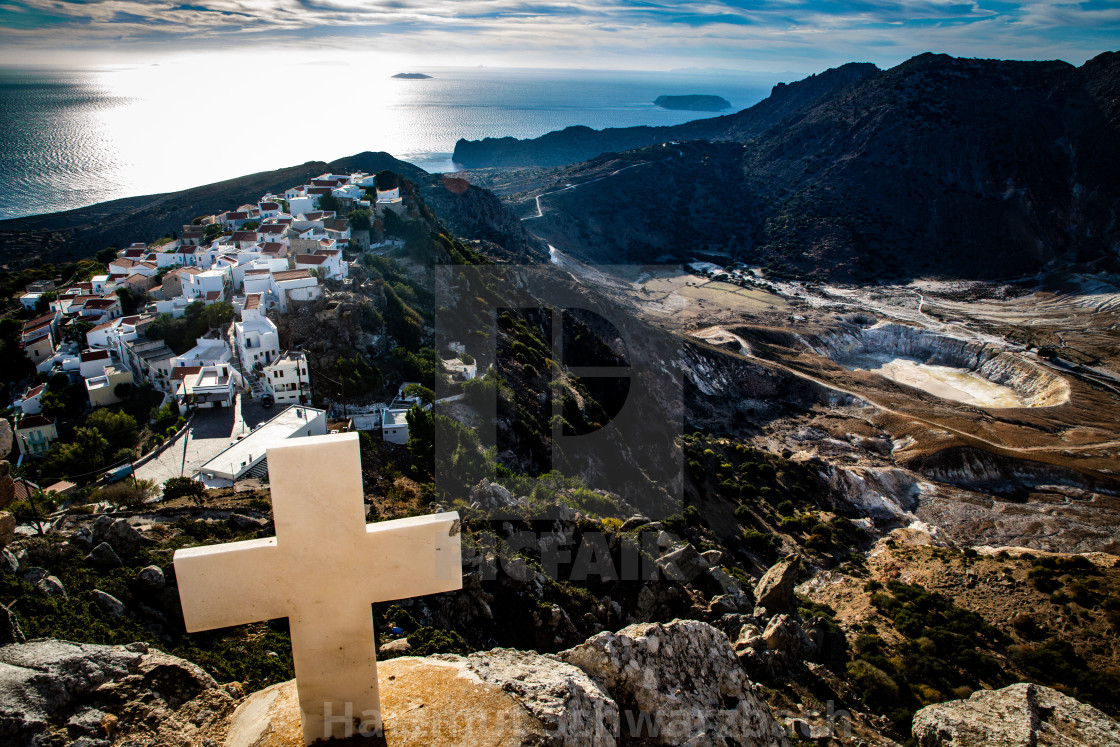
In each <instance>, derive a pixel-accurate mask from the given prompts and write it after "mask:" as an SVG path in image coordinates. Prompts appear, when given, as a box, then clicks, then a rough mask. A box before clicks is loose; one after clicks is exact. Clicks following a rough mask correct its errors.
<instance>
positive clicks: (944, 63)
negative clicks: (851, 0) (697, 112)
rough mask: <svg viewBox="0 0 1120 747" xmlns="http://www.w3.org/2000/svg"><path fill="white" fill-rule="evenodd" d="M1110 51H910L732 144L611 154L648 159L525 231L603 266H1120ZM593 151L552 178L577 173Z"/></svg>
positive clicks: (897, 269) (864, 275)
mask: <svg viewBox="0 0 1120 747" xmlns="http://www.w3.org/2000/svg"><path fill="white" fill-rule="evenodd" d="M1118 58H1120V55H1117V54H1115V53H1108V54H1105V55H1101V56H1099V57H1097V58H1095V59H1093V60H1091V61H1089V62H1088V63H1086V64H1085V65H1084V66H1083V67H1081V68H1075V67H1073V66H1071V65H1068V64H1066V63H1063V62H1005V61H996V60H963V59H955V58H952V57H948V56H945V55H932V54H926V55H921V56H919V57H915V58H914V59H912V60H909V61H908V62H906V63H904V64H902V65H899V66H898V67H896V68H893V69H891V70H886V71H883V72H879V73H875V74H870V75H866V76H865V77H863V78H861V79H860V80H859V81H858V82H855V83H853V84H851V85H847V86H842V87H840V88H837V89H833V90H832V91H831V93H828V94H826V95H824V96H823V97H821V98H819V99H818V100H816V102H815V103H813V104H811V105H810V106H808V107H805V108H802V109H799V110H797V111H795V112H794V113H792V114H790V115H789V116H787V117H785V118H784V119H782V120H781V121H780V123H778V124H776V125H774V126H771V127H769V128H768V129H766V130H765V131H764V132H762V133H761V134H758V135H757V136H751V135H750V130H749V128H746V129H744V130H743V135H742V137H741V138H740V140H741V143H742V144H741V145H735V146H731V145H730V144H728V146H727V147H723V148H717V147H716V145H715V144H713V145H711V146H706V145H701V144H688V145H682V146H666V147H658V146H655V147H653V148H649V149H646V150H644V151H638V152H636V153H628V154H623V155H622V156H621V157H618V158H619V160H620V162H621V161H626V162H627V165H630V164H631V163H633V162H635V161H636V160H642V159H644V160H646V161H648V162H649V163H650V165H649V166H646V167H642V168H630V169H627V170H625V171H621V172H618V173H613V172H614V171H615V170H616V168H617V167H614V168H611V169H610V170H609V172H608V169H607V168H606V167H603V168H602V169H601V171H603V172H608V173H602V174H595V176H597V177H602V178H597V179H596V180H594V181H591V180H586V183H583V184H581V186H580V187H579V188H578V189H573V190H568V191H564V192H558V193H555V194H550V195H548V196H547V197H545V198H544V200H543V203H544V206H545V209H544V216H543V217H542V218H541V219H538V220H535V221H533V222H532V224H531V228H532V230H533V231H534V233H536V234H538V235H540V236H541V237H542V238H544V239H546V240H547V241H548V242H550V243H552V244H554V245H555V246H557V247H559V248H563V249H565V250H566V251H569V252H573V253H576V254H578V255H580V256H583V257H585V258H590V259H592V260H595V261H600V262H611V261H631V262H642V261H653V260H654V259H656V258H657V257H660V256H663V255H671V256H674V257H677V258H682V259H683V258H686V257H690V256H694V254H693V253H694V252H695V251H696V250H697V249H699V248H703V249H706V250H708V251H722V252H728V253H729V254H730V255H731V256H732V257H734V258H736V259H741V260H744V261H750V262H758V263H761V264H765V265H768V266H770V267H771V268H772V269H774V270H776V271H779V272H782V271H784V272H786V273H791V274H795V275H801V276H806V275H809V276H818V277H831V278H843V279H854V280H867V279H873V278H875V279H878V278H885V277H909V276H914V275H945V276H956V277H974V278H985V277H987V278H992V277H1009V276H1015V275H1022V274H1027V273H1034V272H1037V271H1039V270H1040V269H1042V268H1044V267H1046V266H1048V265H1050V264H1053V263H1083V264H1085V265H1088V266H1089V267H1090V268H1091V269H1112V270H1115V269H1116V268H1117V266H1118V261H1120V260H1118V257H1117V251H1116V247H1117V246H1118V245H1120V176H1118V175H1120V128H1118V125H1120V119H1118V115H1117V112H1118V111H1120V104H1118V103H1117V101H1118V90H1120V75H1118V69H1120V65H1118V64H1117V59H1118ZM822 77H823V76H822ZM803 83H804V82H803ZM797 85H802V84H797ZM790 88H792V86H791V87H790ZM772 98H773V97H772ZM768 101H769V100H768ZM764 103H765V102H764ZM761 106H762V104H760V105H758V107H761ZM758 107H755V108H754V109H758ZM749 111H753V109H752V110H748V112H749ZM741 114H744V113H741ZM735 116H740V115H735ZM612 158H613V157H612ZM602 160H603V159H599V161H592V162H590V163H587V164H581V165H577V166H573V167H569V168H567V169H564V170H561V171H559V172H557V173H556V174H555V177H556V179H555V181H556V182H563V181H565V180H566V181H569V182H572V181H573V179H576V180H578V179H580V178H581V176H582V177H584V178H585V177H586V175H587V174H588V173H589V172H592V171H594V170H595V169H596V168H597V166H598V164H599V162H600V161H602ZM643 172H644V173H643ZM651 176H652V177H653V179H652V180H651Z"/></svg>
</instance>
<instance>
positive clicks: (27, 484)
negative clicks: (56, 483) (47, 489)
mask: <svg viewBox="0 0 1120 747" xmlns="http://www.w3.org/2000/svg"><path fill="white" fill-rule="evenodd" d="M15 482H16V500H17V501H26V500H27V499H28V498H29V497H30V496H32V495H34V494H35V491H37V490H38V489H39V486H38V485H36V484H35V483H33V482H31V481H30V480H25V479H24V478H22V477H17V478H16V480H15Z"/></svg>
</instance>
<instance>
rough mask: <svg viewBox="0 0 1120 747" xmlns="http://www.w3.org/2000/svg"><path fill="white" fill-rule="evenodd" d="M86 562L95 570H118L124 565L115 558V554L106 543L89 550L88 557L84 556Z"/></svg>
mask: <svg viewBox="0 0 1120 747" xmlns="http://www.w3.org/2000/svg"><path fill="white" fill-rule="evenodd" d="M86 560H87V561H89V563H90V565H92V566H94V567H95V568H100V569H101V570H110V569H112V568H120V567H121V566H122V565H124V564H123V563H121V559H120V558H119V557H117V554H116V553H115V552H113V548H112V547H110V546H109V543H108V542H102V543H100V544H98V545H97V546H96V547H94V548H93V549H92V550H90V552H89V555H87V556H86Z"/></svg>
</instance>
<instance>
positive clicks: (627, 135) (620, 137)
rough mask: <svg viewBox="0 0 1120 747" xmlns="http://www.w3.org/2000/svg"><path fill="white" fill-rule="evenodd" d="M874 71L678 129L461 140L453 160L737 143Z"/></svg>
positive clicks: (819, 77)
mask: <svg viewBox="0 0 1120 747" xmlns="http://www.w3.org/2000/svg"><path fill="white" fill-rule="evenodd" d="M878 69H879V68H877V67H875V66H874V65H872V64H871V63H864V62H849V63H847V64H845V65H841V66H840V67H836V68H832V69H829V70H825V71H824V72H822V73H818V74H816V75H810V76H809V77H808V78H805V79H803V80H800V81H797V82H794V83H778V84H777V85H776V86H774V88H773V89H772V90H771V93H770V96H769V97H767V98H765V99H763V100H762V101H760V102H758V103H757V104H755V105H754V106H751V107H749V108H747V109H743V110H741V111H738V112H735V113H733V114H725V115H723V116H720V117H709V118H705V119H696V120H693V121H691V122H685V123H683V124H679V125H671V126H666V127H648V126H641V127H612V128H607V129H604V130H593V129H591V128H590V127H586V126H583V125H575V126H573V127H566V128H564V129H563V130H557V131H554V132H550V133H548V134H545V135H542V136H540V137H538V138H533V139H528V140H518V139H517V138H512V137H502V138H484V139H482V140H464V139H460V140H459V141H458V142H457V143H456V144H455V152H454V154H453V155H452V160H453V161H454V162H455V163H457V164H459V165H461V166H463V167H465V168H480V167H492V166H505V167H511V166H562V165H567V164H572V163H578V162H580V161H586V160H589V159H591V158H594V157H596V156H598V155H600V154H602V153H608V152H613V151H625V150H633V149H636V148H642V147H645V146H648V145H654V144H656V143H662V142H667V141H670V140H741V139H744V138H745V137H747V136H748V135H749V134H752V133H757V132H760V131H761V130H763V129H765V128H766V127H768V126H770V125H772V124H776V123H777V122H778V121H780V120H781V119H782V118H784V117H785V116H788V115H789V114H790V113H792V112H793V111H794V110H796V109H797V108H798V107H800V106H803V105H804V104H805V103H806V102H808V101H812V100H814V99H816V98H818V97H820V96H822V95H826V94H827V93H829V92H831V91H833V90H835V89H837V88H841V87H843V86H846V85H848V84H850V83H852V82H854V81H857V80H859V79H860V78H862V77H864V76H866V75H870V74H872V73H874V72H876V71H878Z"/></svg>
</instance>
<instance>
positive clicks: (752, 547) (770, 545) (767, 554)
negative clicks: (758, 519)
mask: <svg viewBox="0 0 1120 747" xmlns="http://www.w3.org/2000/svg"><path fill="white" fill-rule="evenodd" d="M743 545H744V546H745V547H746V548H747V550H749V551H750V552H752V553H754V554H755V555H757V556H759V557H760V558H763V559H766V560H772V559H773V558H774V556H775V554H776V553H777V549H778V538H777V537H775V536H774V535H772V534H769V533H766V532H758V531H755V530H754V529H748V530H746V531H745V532H743Z"/></svg>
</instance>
